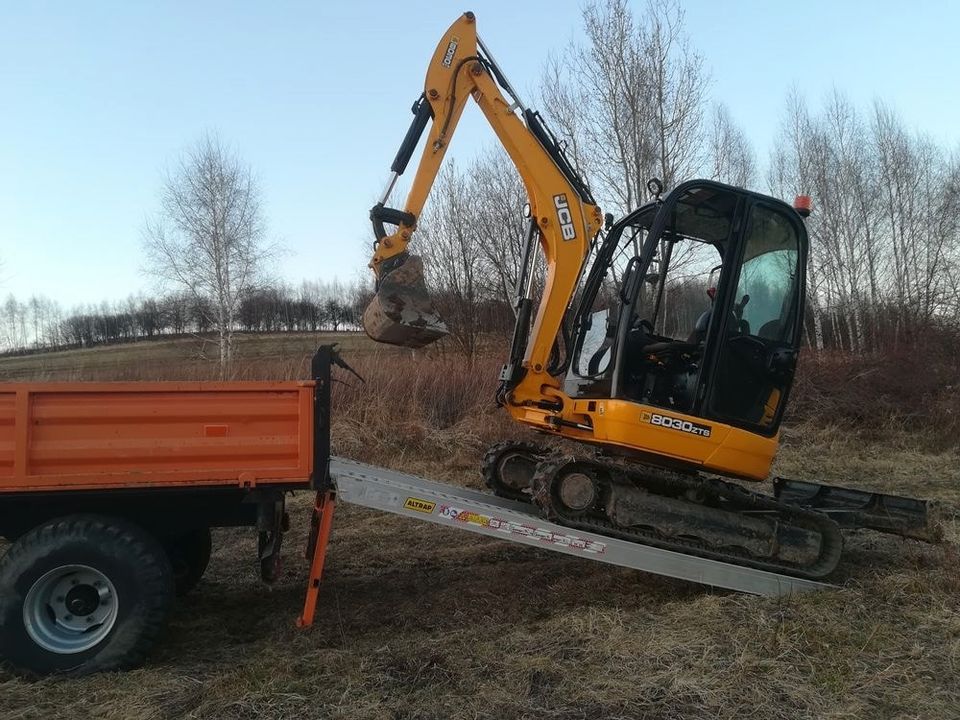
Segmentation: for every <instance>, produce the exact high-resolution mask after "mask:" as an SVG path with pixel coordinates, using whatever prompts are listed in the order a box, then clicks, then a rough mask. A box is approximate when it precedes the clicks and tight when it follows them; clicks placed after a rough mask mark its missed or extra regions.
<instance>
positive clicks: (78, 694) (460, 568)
mask: <svg viewBox="0 0 960 720" xmlns="http://www.w3.org/2000/svg"><path fill="white" fill-rule="evenodd" d="M337 339H338V340H340V341H341V343H342V346H343V348H344V352H345V355H346V357H347V359H348V360H351V359H353V360H354V361H355V363H356V365H357V368H358V370H360V372H361V374H362V375H364V376H365V377H367V380H368V382H367V385H365V386H361V385H359V383H356V382H355V381H349V380H347V381H346V382H347V383H348V384H346V385H342V386H338V388H337V395H336V398H335V400H336V402H335V408H334V413H335V424H334V443H335V448H334V450H335V452H337V453H338V454H342V455H346V456H349V457H354V458H356V459H358V460H363V461H369V462H376V463H379V464H384V465H389V466H392V467H396V468H398V469H403V470H409V471H413V472H417V473H421V474H424V475H428V476H430V477H434V478H437V479H440V480H446V481H448V482H451V483H456V484H463V485H469V486H473V487H477V486H479V478H478V474H477V466H478V463H479V459H480V456H481V454H482V453H483V450H484V449H485V448H486V446H487V445H488V444H489V443H491V442H494V441H496V440H497V439H500V438H503V437H509V436H510V435H511V434H516V432H517V431H516V429H515V428H514V427H513V426H512V425H511V424H510V423H508V422H507V420H506V419H505V418H504V416H503V413H499V412H496V411H495V410H494V409H493V408H492V407H491V406H492V401H491V399H490V398H491V395H490V391H491V389H492V387H493V385H494V383H495V380H496V378H495V375H496V371H497V369H498V365H497V360H496V359H495V358H490V359H489V360H484V361H482V362H480V363H478V365H477V368H476V373H475V374H474V375H467V374H465V373H463V372H462V371H460V369H459V361H458V360H457V359H456V358H455V357H443V356H442V355H441V356H437V355H434V354H426V353H419V354H418V355H414V354H411V353H410V352H406V351H383V350H379V349H376V348H374V347H372V346H371V345H370V344H368V343H367V342H366V341H365V340H363V339H361V338H358V337H355V336H345V337H339V338H337ZM317 340H318V338H316V337H313V336H269V337H266V338H241V342H240V347H239V354H240V356H241V359H240V361H239V363H238V370H237V373H236V374H237V376H238V377H243V378H248V377H249V378H254V377H306V375H307V367H308V364H307V363H308V358H309V353H310V351H311V350H312V348H313V346H314V345H315V344H316V342H317ZM214 374H215V368H214V367H212V363H211V362H210V360H208V359H204V357H203V352H202V350H201V348H200V345H199V343H197V342H196V341H179V342H153V343H142V344H139V345H134V346H120V347H115V348H105V349H97V350H81V351H72V352H66V353H58V354H51V355H47V356H36V357H32V358H6V359H0V380H11V379H12V380H17V379H23V380H26V379H49V380H55V379H86V378H96V379H108V378H117V379H134V378H144V379H154V378H169V379H172V378H175V377H190V378H196V377H212V376H213V375H214ZM424 395H427V396H429V397H428V398H427V399H424ZM861 430H862V431H861ZM867 438H869V440H868V439H867ZM958 461H960V453H958V451H957V447H956V444H955V443H954V444H952V445H951V446H948V447H945V448H944V447H942V445H940V444H936V445H931V444H930V443H928V442H926V441H925V440H924V438H923V437H922V436H921V435H920V434H911V433H907V432H903V431H902V430H897V431H893V430H890V429H889V428H864V429H861V428H856V427H840V426H830V425H828V424H825V423H824V422H822V421H819V420H818V419H816V418H805V419H798V420H796V421H794V422H793V423H792V424H791V425H790V426H789V427H788V428H787V429H786V430H785V433H784V440H783V447H782V450H781V453H780V456H779V458H778V461H777V466H776V468H775V472H776V473H779V474H782V475H786V476H792V477H800V478H811V479H818V480H822V481H825V482H835V483H845V484H850V485H860V486H865V487H873V488H876V489H882V490H886V491H892V492H899V493H902V494H912V495H917V496H922V497H930V498H938V499H940V500H943V501H944V502H946V503H948V506H949V507H950V508H956V507H958V506H960V471H958ZM310 502H311V498H309V497H307V495H306V494H303V495H301V496H298V497H297V498H295V499H294V501H293V504H292V508H291V511H292V515H293V520H294V527H293V530H292V531H291V533H290V534H289V535H288V538H287V541H286V542H287V546H286V547H287V552H286V555H287V560H286V565H285V568H286V569H285V572H284V575H283V577H282V578H281V579H280V581H279V582H278V583H277V584H276V585H274V586H273V587H266V586H264V585H261V584H260V583H259V581H258V580H257V579H256V562H255V547H254V545H255V542H254V540H255V539H254V536H253V533H252V532H249V531H245V530H224V531H217V532H216V535H215V542H216V550H215V555H214V558H213V560H212V562H211V566H210V569H209V570H208V572H207V575H206V576H205V578H204V580H203V581H202V582H201V584H200V586H199V587H198V588H197V590H196V591H195V592H194V593H193V594H191V595H190V596H188V597H187V598H185V599H183V600H182V601H181V602H180V603H179V604H178V606H177V607H176V609H175V611H174V614H173V617H172V620H171V623H170V627H169V632H168V634H167V636H166V637H165V639H164V641H163V642H162V644H161V645H160V647H159V648H158V650H157V652H156V653H155V654H154V655H153V657H152V658H151V659H150V661H149V662H148V663H147V665H146V666H145V667H144V668H142V669H140V670H136V671H133V672H130V673H126V674H120V675H109V676H104V675H102V676H95V677H90V678H84V679H80V680H66V681H64V680H44V681H41V682H36V683H28V682H24V681H21V680H18V679H15V678H13V677H11V676H9V675H6V674H2V671H0V698H2V700H3V702H2V703H0V718H9V719H13V718H47V717H65V718H66V717H69V718H72V719H77V718H87V717H90V718H180V717H188V718H391V719H398V720H399V719H401V718H404V719H406V718H410V719H412V718H423V719H427V718H436V719H438V720H440V719H443V718H553V719H557V720H560V719H563V720H573V719H575V718H576V719H580V718H583V719H592V718H741V717H755V718H785V719H786V718H789V719H791V720H795V719H797V718H957V717H960V680H958V677H960V565H958V553H957V545H956V543H957V542H958V540H960V536H958V531H957V526H956V521H955V520H954V521H952V522H950V523H949V525H948V539H949V542H947V543H946V544H944V545H940V546H936V547H934V546H929V545H924V544H920V543H916V542H912V541H906V540H900V539H896V538H889V537H883V536H878V535H875V534H870V533H857V534H852V535H850V536H848V538H847V551H846V553H845V559H844V561H843V563H842V565H841V567H840V569H839V571H838V572H837V574H836V577H835V578H834V580H835V582H837V584H838V586H839V587H838V589H837V590H834V591H829V592H823V593H817V594H809V595H803V596H797V597H793V598H789V599H781V600H772V599H764V598H756V597H749V596H744V595H737V594H733V593H725V592H716V591H711V590H709V589H706V588H703V587H700V586H697V585H692V584H688V583H684V582H680V581H672V580H668V579H664V578H661V577H657V576H651V575H646V574H643V573H639V572H634V571H627V570H621V569H616V568H612V567H610V566H606V565H601V564H599V563H590V562H587V561H584V560H579V559H575V558H569V557H565V556H559V555H555V554H551V553H546V552H544V551H540V550H536V549H532V548H523V547H519V546H514V545H510V544H505V543H498V542H495V541H492V540H488V539H484V538H479V537H476V536H473V535H470V534H468V533H458V532H455V531H451V530H446V529H443V528H438V527H435V526H432V525H428V524H418V523H414V522H411V521H409V520H404V519H400V518H394V517H392V516H386V515H382V514H378V513H374V512H371V511H366V510H362V509H358V508H352V507H349V506H341V507H340V508H338V510H337V513H338V515H337V518H336V521H335V529H334V534H333V538H332V544H331V547H330V552H329V555H328V569H327V574H326V578H325V582H324V586H323V589H322V593H321V604H320V609H319V617H318V621H317V623H316V625H315V626H314V627H313V628H312V629H310V630H306V631H300V630H297V629H296V628H295V627H294V619H295V618H296V616H297V614H298V613H299V610H300V605H301V603H302V600H303V592H304V585H305V579H306V571H307V568H306V564H305V562H304V561H303V560H301V559H300V558H299V554H300V551H301V548H302V547H303V543H304V542H305V538H306V534H305V533H306V530H305V528H306V524H307V519H308V516H309V509H310Z"/></svg>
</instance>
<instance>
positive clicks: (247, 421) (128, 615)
mask: <svg viewBox="0 0 960 720" xmlns="http://www.w3.org/2000/svg"><path fill="white" fill-rule="evenodd" d="M331 361H333V362H338V361H339V359H338V358H337V356H336V354H335V352H334V350H333V348H331V347H322V348H320V350H319V351H318V352H317V355H316V356H315V357H314V361H313V376H314V380H310V381H290V382H190V383H177V382H175V383H170V382H163V383H129V382H128V383H35V384H34V383H0V536H3V537H5V538H6V539H8V540H9V541H11V542H12V543H13V544H12V546H11V547H10V548H9V550H8V551H7V553H6V554H5V555H4V557H3V559H2V560H0V653H2V655H3V657H4V658H5V659H6V661H7V662H8V663H9V664H10V665H12V666H13V667H14V668H16V669H18V670H20V671H25V672H27V673H47V672H93V671H99V670H110V669H122V668H127V667H131V666H133V665H136V664H138V663H139V662H140V661H142V659H143V658H144V656H145V655H146V653H147V652H148V651H149V649H150V647H151V646H152V645H153V643H154V641H155V640H156V638H157V636H158V635H159V633H160V632H161V630H162V627H163V623H164V620H165V618H166V615H167V612H168V610H169V607H170V605H171V602H172V598H173V596H174V595H175V594H183V593H185V592H187V591H189V590H190V589H191V588H192V587H193V586H194V585H196V583H197V582H198V581H199V580H200V578H201V576H202V575H203V572H204V570H205V569H206V565H207V562H208V560H209V558H210V549H211V535H210V528H211V527H225V526H252V527H255V528H256V529H257V532H258V537H259V544H258V559H259V562H260V570H261V575H262V577H263V578H264V580H266V581H268V582H269V581H272V580H273V579H275V577H276V576H277V574H278V570H279V557H280V556H279V551H280V544H281V540H282V537H283V531H284V530H285V528H286V527H287V524H288V521H287V517H286V513H285V510H284V504H285V496H286V494H287V493H288V492H289V491H291V490H303V489H317V490H318V491H325V490H327V489H328V488H329V454H330V445H329V408H330V364H331Z"/></svg>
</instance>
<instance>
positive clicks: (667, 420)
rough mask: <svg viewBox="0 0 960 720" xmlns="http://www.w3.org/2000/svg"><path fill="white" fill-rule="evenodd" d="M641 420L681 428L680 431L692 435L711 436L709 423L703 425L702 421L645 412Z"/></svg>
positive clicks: (671, 428)
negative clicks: (697, 421) (696, 421)
mask: <svg viewBox="0 0 960 720" xmlns="http://www.w3.org/2000/svg"><path fill="white" fill-rule="evenodd" d="M640 422H646V423H650V424H651V425H656V426H658V427H663V428H667V429H669V430H679V431H680V432H685V433H690V434H691V435H700V436H701V437H710V426H709V425H701V424H700V423H695V422H690V421H689V420H681V419H680V418H675V417H670V416H669V415H661V414H659V413H649V412H644V413H641V414H640Z"/></svg>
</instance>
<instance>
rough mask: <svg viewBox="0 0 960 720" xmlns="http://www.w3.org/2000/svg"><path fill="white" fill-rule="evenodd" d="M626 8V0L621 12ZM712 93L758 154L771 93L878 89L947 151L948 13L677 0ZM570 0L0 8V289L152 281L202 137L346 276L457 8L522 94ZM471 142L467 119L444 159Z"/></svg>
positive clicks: (9, 2)
mask: <svg viewBox="0 0 960 720" xmlns="http://www.w3.org/2000/svg"><path fill="white" fill-rule="evenodd" d="M644 6H645V5H644V3H641V2H637V3H635V9H636V12H637V13H642V11H643V7H644ZM683 6H684V8H685V11H686V16H687V18H686V19H687V28H688V31H689V33H690V35H691V36H692V38H693V41H694V44H695V45H696V47H697V48H698V49H699V51H700V52H701V54H702V55H703V56H704V59H705V63H706V66H707V68H708V69H709V71H710V73H711V76H712V80H713V84H712V96H713V97H714V98H715V99H719V100H723V101H724V102H726V103H727V105H728V106H729V108H730V110H731V112H732V114H733V116H734V117H735V119H736V120H737V121H738V122H739V123H740V124H741V125H742V126H743V128H744V129H745V130H746V132H747V134H748V135H749V137H750V138H751V140H752V141H753V143H754V146H755V147H756V149H757V151H758V153H759V155H760V157H761V159H765V158H766V156H767V152H768V148H769V145H770V142H771V140H772V138H773V137H774V135H775V134H776V130H777V125H778V122H779V118H780V113H781V110H782V108H783V102H784V97H785V95H786V92H787V89H788V88H789V87H790V86H791V85H793V84H796V85H797V86H798V87H799V88H800V90H801V91H802V92H803V93H804V94H805V95H806V96H807V98H808V99H809V100H811V101H813V102H816V101H818V100H819V99H820V98H821V97H822V96H823V95H824V94H825V93H827V92H828V91H829V90H830V89H831V88H832V87H833V86H836V87H838V88H840V89H842V90H844V91H846V92H847V93H848V94H849V95H850V96H851V98H852V99H854V100H855V101H856V102H858V103H860V104H865V103H868V102H870V100H871V99H872V98H874V97H876V96H879V97H882V98H884V99H886V100H888V101H889V102H891V103H892V104H893V105H894V106H895V107H896V108H897V109H898V110H899V112H900V113H901V114H902V116H903V117H904V118H905V119H906V121H907V123H908V124H909V125H911V126H913V127H916V128H920V129H923V130H925V131H926V132H928V133H930V134H931V135H932V136H933V137H935V138H937V139H938V140H940V141H941V142H944V143H945V144H946V145H947V146H949V147H957V146H960V92H958V90H957V89H958V87H960V55H958V53H957V47H958V46H957V41H956V37H955V33H956V29H957V27H958V26H960V4H958V3H950V2H941V3H930V2H922V1H915V2H912V3H910V4H904V3H902V2H870V3H867V2H864V3H860V2H856V3H854V2H848V3H840V2H819V1H808V2H799V3H789V4H788V3H781V2H770V1H769V0H768V1H766V2H759V1H757V2H726V3H717V2H715V1H710V2H706V1H705V2H700V1H699V0H688V1H687V2H684V3H683ZM579 7H580V4H579V3H577V2H561V1H558V0H549V1H548V0H524V1H518V0H513V1H512V2H506V1H503V0H477V1H476V2H474V3H473V4H472V5H468V6H462V5H460V4H455V3H448V2H437V1H436V0H435V1H434V2H429V1H425V0H415V1H410V2H400V1H394V2H368V1H363V0H353V1H352V2H328V1H326V0H317V1H315V2H304V3H298V2H270V3H265V2H252V1H251V2H163V3H161V2H119V1H114V2H107V1H106V0H103V1H99V2H93V1H92V0H88V2H83V3H67V2H58V3H54V2H41V1H37V2H16V1H14V0H4V1H3V2H0V260H2V262H3V267H2V269H0V296H5V295H6V294H7V293H9V292H12V293H14V294H15V295H16V296H18V297H19V298H20V299H22V300H25V299H26V298H27V297H28V296H29V295H30V294H33V293H36V294H44V295H47V296H48V297H52V298H55V299H58V300H59V301H61V303H63V304H64V305H65V306H67V307H70V306H72V305H75V304H77V303H92V302H99V301H101V300H105V299H106V300H119V299H123V298H125V297H127V296H128V295H130V294H136V293H137V292H139V291H145V292H149V291H152V290H153V289H154V285H153V282H152V280H151V279H150V278H149V277H148V276H146V275H144V274H143V272H142V271H141V267H142V257H141V250H140V240H139V238H140V229H141V227H142V226H143V223H144V219H145V218H146V217H147V216H148V215H149V214H151V213H152V212H153V211H154V210H155V208H156V206H157V196H158V190H159V187H160V183H161V178H162V173H163V171H164V169H165V168H167V167H168V166H170V165H171V164H172V163H173V162H175V161H176V159H177V157H178V155H179V154H180V153H181V152H182V151H183V150H184V149H185V148H186V147H188V146H189V145H191V144H192V143H193V142H195V141H196V139H197V138H198V137H199V136H200V135H201V134H202V133H204V132H205V131H209V130H215V131H217V132H218V133H219V134H220V135H221V137H222V138H223V139H224V140H225V141H226V142H228V143H229V144H231V145H232V146H233V147H234V148H235V149H236V151H237V152H238V153H239V154H240V155H241V156H242V157H243V158H244V159H245V160H246V161H247V162H249V163H250V164H251V165H252V166H253V167H254V169H255V171H256V173H257V175H258V177H259V179H260V183H261V187H262V190H263V196H264V201H265V208H266V213H267V218H268V221H269V227H270V234H271V236H272V237H274V238H276V239H278V240H280V241H281V242H283V243H284V244H285V245H286V247H287V248H288V250H289V252H288V253H287V255H286V256H285V257H284V258H283V259H282V260H281V261H280V263H279V265H278V268H277V271H278V274H279V275H280V276H281V277H282V278H284V279H286V280H288V281H290V282H294V283H296V282H299V281H300V280H302V279H316V278H322V279H327V280H330V279H333V277H335V276H336V277H339V278H341V279H346V280H349V279H351V278H352V277H354V276H356V275H357V274H358V273H362V272H365V265H366V262H367V260H368V259H369V258H368V252H367V251H366V249H365V247H366V243H367V242H368V240H369V235H370V229H369V223H368V222H367V211H368V209H369V207H370V206H371V205H372V204H373V202H374V200H375V198H376V196H377V195H378V194H379V192H380V190H381V188H382V185H383V181H384V180H385V178H386V175H387V168H388V166H389V163H390V161H391V160H392V158H393V154H394V153H395V151H396V147H397V145H398V143H399V141H400V138H401V136H402V134H403V132H404V130H405V129H406V126H407V124H408V122H409V118H410V115H409V107H410V105H411V103H412V101H413V100H414V99H415V98H416V97H417V95H418V94H419V93H420V92H421V90H422V83H423V75H424V70H425V67H426V62H427V60H428V58H429V57H430V55H431V53H432V51H433V49H434V47H435V45H436V43H437V40H438V39H439V37H440V35H441V34H442V33H443V31H444V30H445V29H446V27H447V26H448V25H449V24H450V22H452V21H453V20H454V19H455V18H456V17H457V16H458V15H459V13H460V12H461V11H462V10H465V9H468V8H469V9H472V10H474V11H475V12H476V13H477V17H478V28H479V30H480V33H481V35H482V36H483V37H484V40H485V41H486V43H487V44H488V46H489V47H490V48H491V50H492V51H493V52H494V54H495V55H496V57H497V59H498V61H499V62H500V64H501V65H502V66H503V67H504V69H505V70H506V72H507V74H508V76H509V77H510V79H511V80H512V81H513V83H514V85H515V86H516V87H517V89H518V90H519V91H520V92H521V93H522V94H523V95H524V96H525V97H530V96H531V95H532V94H533V93H532V89H533V88H534V87H535V84H536V82H537V79H538V77H539V74H540V71H541V68H542V66H543V63H544V61H545V60H546V58H547V56H548V54H549V53H550V52H551V51H559V50H561V49H562V47H563V46H564V45H565V44H566V43H567V42H569V41H570V40H571V39H574V38H575V37H576V36H577V32H578V28H579V23H580V11H579ZM491 140H492V135H491V134H490V132H489V130H487V129H486V128H485V127H483V124H482V121H481V120H480V117H479V113H476V112H470V113H469V114H468V115H467V116H466V118H465V121H464V123H463V124H462V125H461V127H460V130H459V131H458V136H457V138H456V139H455V141H454V150H453V153H454V155H456V156H459V157H469V156H470V155H472V154H473V153H475V152H476V151H477V149H478V148H479V147H480V146H481V145H482V144H483V143H485V142H490V141H491Z"/></svg>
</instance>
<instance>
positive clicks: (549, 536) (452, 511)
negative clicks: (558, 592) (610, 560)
mask: <svg viewBox="0 0 960 720" xmlns="http://www.w3.org/2000/svg"><path fill="white" fill-rule="evenodd" d="M440 517H442V518H446V519H447V520H453V521H454V522H458V523H465V524H467V525H477V526H478V527H482V528H487V529H490V530H496V531H497V532H501V533H504V534H509V535H520V536H523V537H527V538H532V539H534V540H540V541H541V542H545V543H548V544H550V545H560V546H562V547H566V548H570V549H572V550H579V551H580V552H584V553H590V554H593V555H600V554H602V553H604V552H606V550H607V544H606V543H604V542H599V541H597V540H587V539H586V538H582V537H578V536H576V535H568V534H566V533H557V532H553V531H551V530H547V529H545V528H540V527H536V526H534V525H525V524H523V523H519V522H515V521H513V520H502V519H501V518H498V517H491V516H489V515H481V514H480V513H476V512H472V511H470V510H461V509H460V508H457V507H453V506H451V505H441V506H440Z"/></svg>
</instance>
